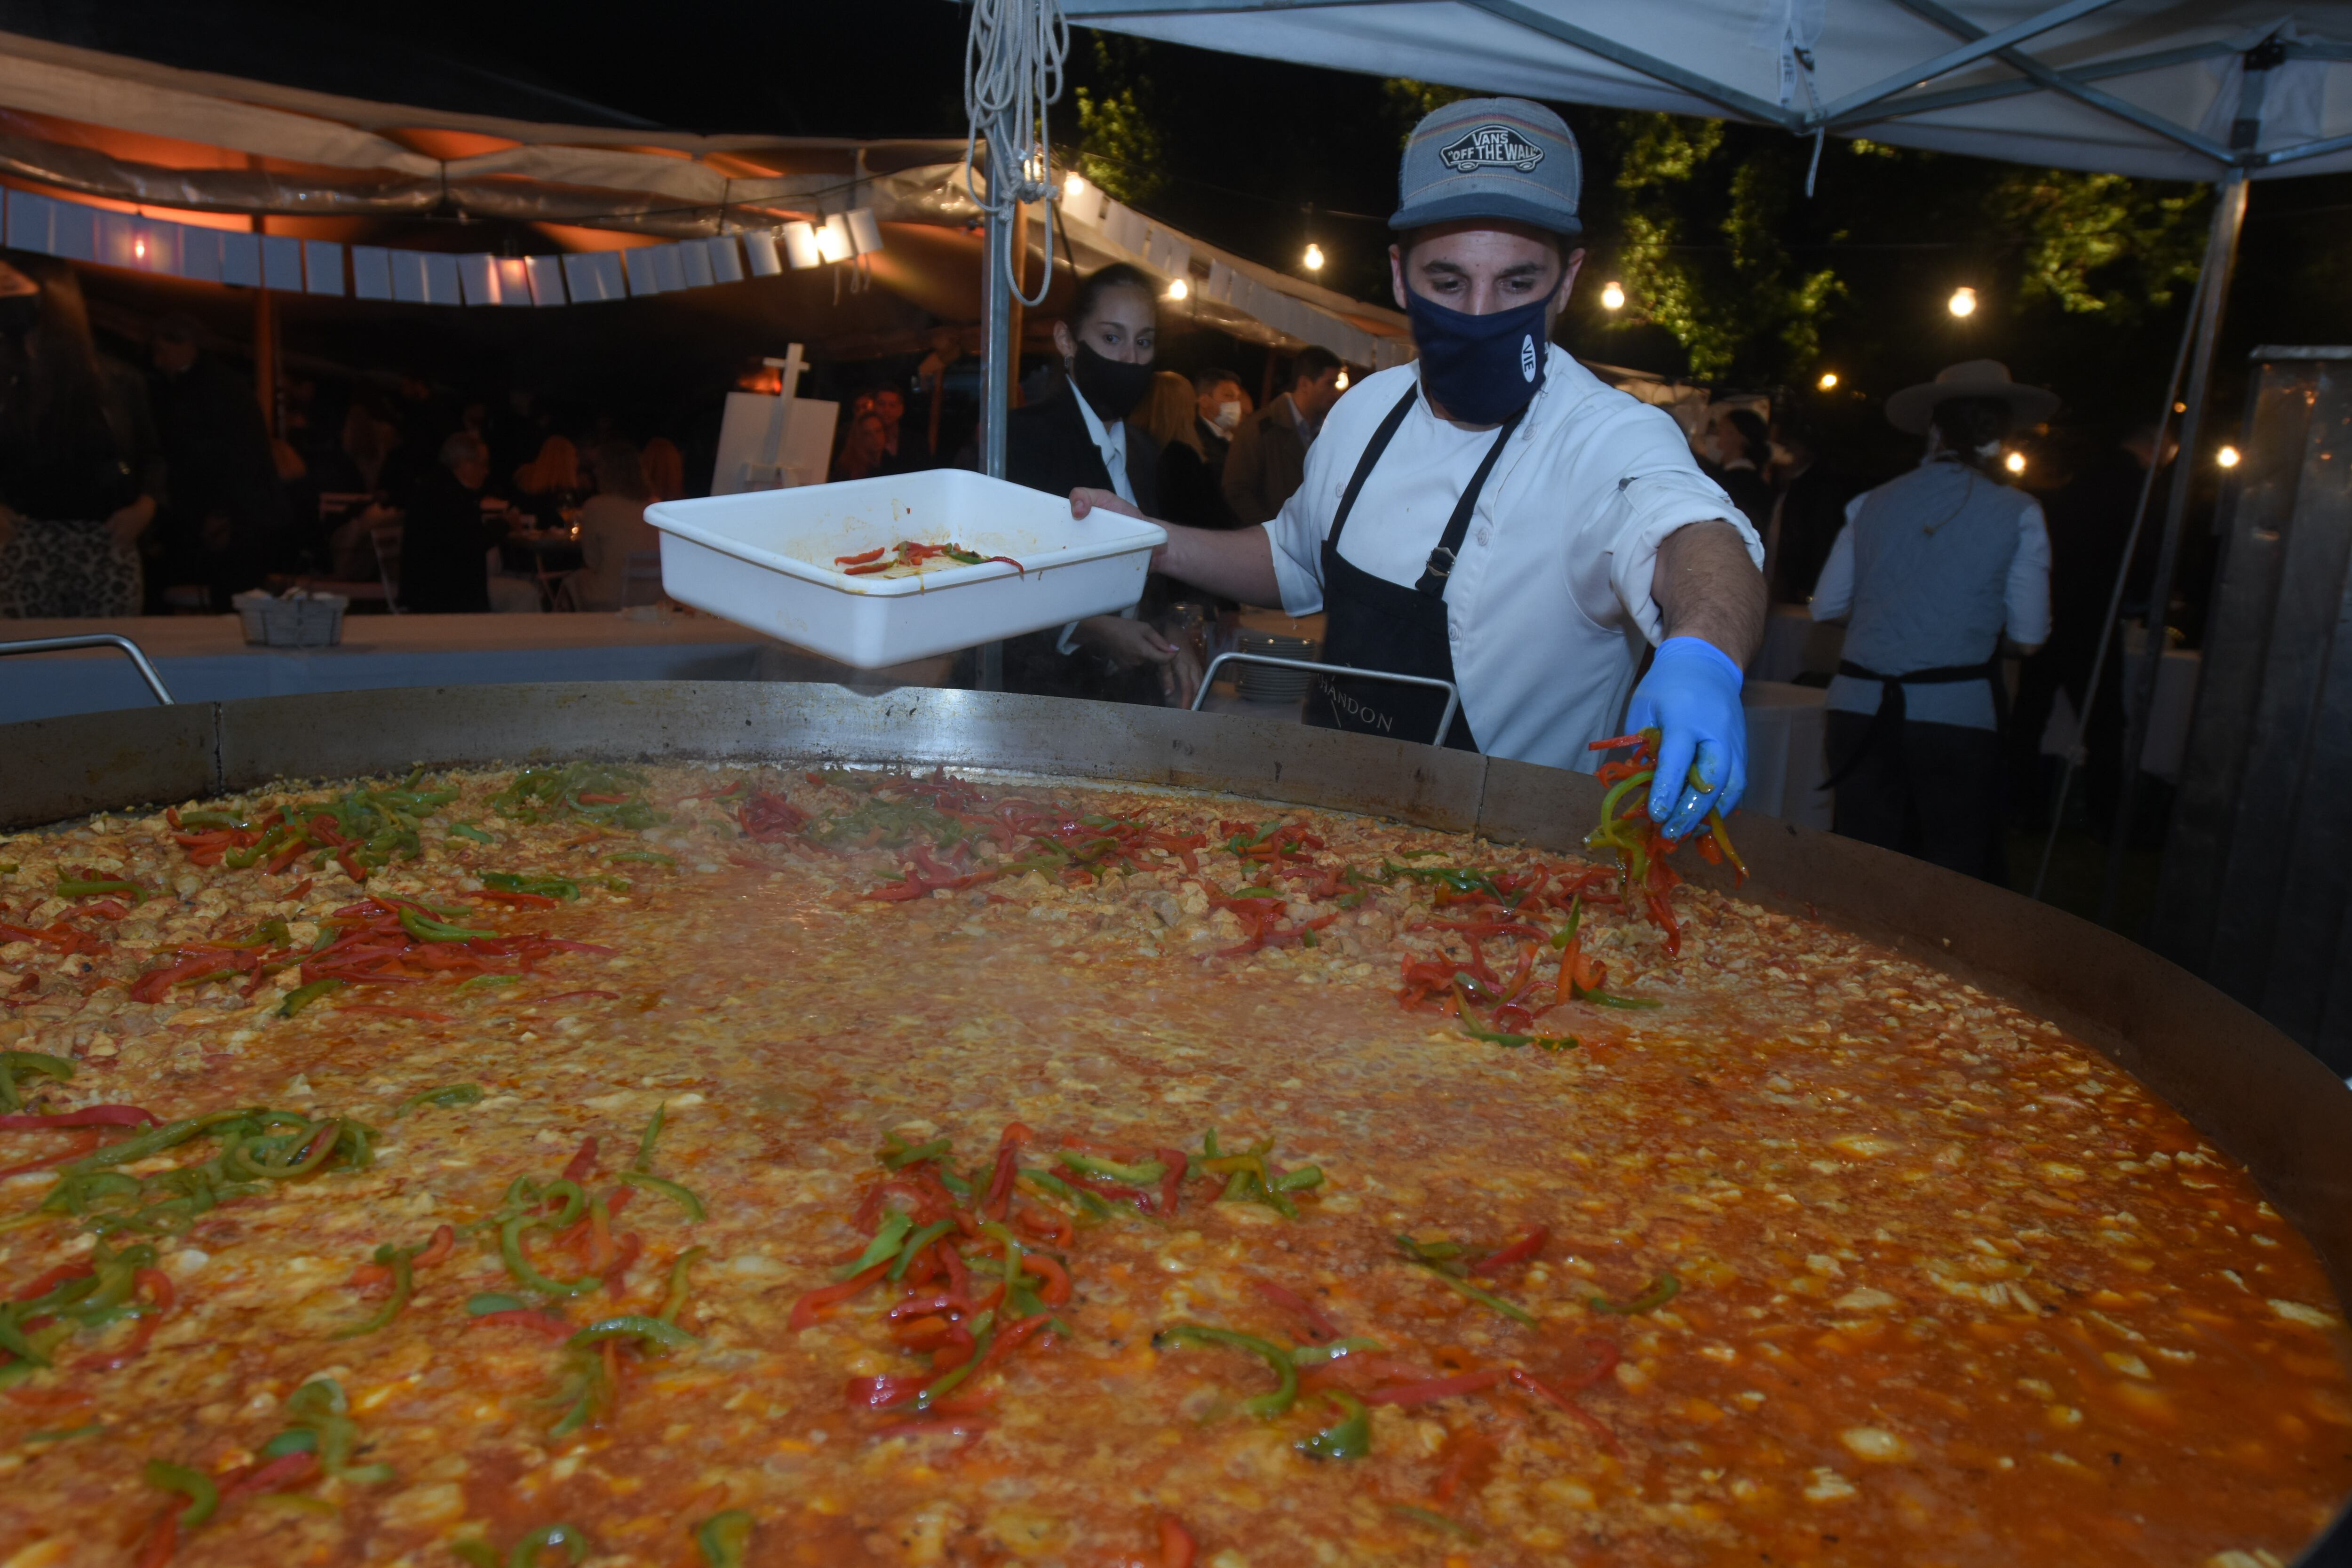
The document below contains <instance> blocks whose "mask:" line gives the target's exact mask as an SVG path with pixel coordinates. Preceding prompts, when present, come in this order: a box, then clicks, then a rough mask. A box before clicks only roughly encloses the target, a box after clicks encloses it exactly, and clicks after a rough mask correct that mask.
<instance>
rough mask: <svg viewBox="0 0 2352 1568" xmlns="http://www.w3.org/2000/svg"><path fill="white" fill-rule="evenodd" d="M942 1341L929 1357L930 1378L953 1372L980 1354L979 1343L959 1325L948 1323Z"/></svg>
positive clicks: (967, 1330)
mask: <svg viewBox="0 0 2352 1568" xmlns="http://www.w3.org/2000/svg"><path fill="white" fill-rule="evenodd" d="M942 1339H943V1340H944V1342H943V1343H942V1344H941V1345H940V1347H939V1349H938V1350H937V1351H935V1352H932V1355H931V1376H932V1377H934V1378H936V1377H938V1376H940V1374H941V1373H950V1372H953V1371H954V1370H955V1369H956V1368H958V1367H960V1366H961V1365H962V1364H963V1363H966V1362H968V1361H970V1360H971V1358H972V1357H973V1356H975V1355H978V1354H979V1353H980V1342H979V1341H978V1340H976V1339H973V1338H972V1337H971V1330H970V1329H967V1328H965V1327H964V1326H963V1325H962V1324H961V1323H950V1324H949V1325H948V1329H947V1332H946V1334H944V1335H943V1336H942ZM974 1370H975V1371H977V1370H978V1369H977V1368H975V1369H974Z"/></svg>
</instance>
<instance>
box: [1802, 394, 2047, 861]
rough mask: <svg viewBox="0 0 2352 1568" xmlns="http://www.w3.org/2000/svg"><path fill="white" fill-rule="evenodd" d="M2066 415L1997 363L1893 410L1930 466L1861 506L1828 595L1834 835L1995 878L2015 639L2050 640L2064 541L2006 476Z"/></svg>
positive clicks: (1821, 594)
mask: <svg viewBox="0 0 2352 1568" xmlns="http://www.w3.org/2000/svg"><path fill="white" fill-rule="evenodd" d="M2057 406H2058V399H2057V397H2056V395H2054V394H2052V393H2049V392H2045V391H2043V390H2042V388H2041V387H2038V386H2021V385H2019V384H2017V383H2016V382H2014V381H2011V379H2010V375H2009V367H2008V366H2007V365H2004V364H2001V363H1998V362H1996V361H1993V360H1989V359H1980V360H1970V361H1969V362H1967V363H1964V364H1955V365H1947V366H1945V367H1944V369H1943V370H1941V371H1939V372H1937V375H1936V379H1935V380H1933V381H1931V382H1927V383H1925V384H1921V385H1918V386H1906V387H1905V388H1904V389H1903V390H1902V391H1900V392H1898V393H1896V394H1895V395H1894V396H1892V397H1890V398H1888V399H1887V400H1886V418H1887V421H1888V423H1890V424H1892V425H1893V426H1895V428H1896V429H1897V430H1907V431H1910V432H1912V433H1914V434H1926V435H1927V456H1926V458H1923V459H1922V460H1921V462H1920V464H1919V466H1918V467H1917V468H1914V469H1912V470H1911V471H1910V472H1909V473H1907V474H1905V475H1903V476H1902V477H1901V478H1899V479H1892V480H1889V481H1888V482H1887V483H1885V484H1883V485H1881V486H1879V487H1878V488H1877V489H1874V490H1870V491H1867V492H1865V493H1864V494H1863V495H1860V496H1856V497H1855V498H1854V499H1853V501H1852V502H1851V503H1850V504H1849V505H1848V506H1847V508H1846V514H1845V515H1846V522H1845V527H1844V529H1843V531H1841V532H1840V533H1839V534H1838V536H1837V541H1836V542H1835V543H1833V544H1832V545H1831V546H1830V553H1829V559H1828V560H1827V561H1825V562H1824V563H1822V574H1821V578H1820V581H1819V582H1818V583H1816V584H1814V587H1813V602H1812V616H1813V619H1815V620H1817V621H1828V620H1844V621H1845V622H1846V623H1847V625H1846V636H1845V647H1844V649H1843V653H1842V654H1841V656H1840V658H1839V660H1838V672H1837V677H1836V679H1833V680H1832V681H1831V682H1830V689H1829V696H1828V698H1827V705H1828V708H1829V754H1830V758H1831V763H1832V768H1833V770H1834V771H1833V773H1832V775H1831V779H1830V785H1829V786H1828V787H1833V788H1834V789H1835V790H1836V792H1837V795H1836V800H1835V802H1834V804H1833V805H1832V808H1831V810H1832V826H1834V828H1835V829H1836V831H1837V832H1839V833H1841V834H1843V835H1844V836H1846V837H1849V838H1859V839H1861V840H1862V841H1863V842H1864V843H1865V844H1875V845H1878V846H1880V847H1882V848H1887V849H1898V850H1901V851H1902V852H1904V853H1905V854H1907V855H1916V856H1918V857H1919V858H1921V859H1923V860H1929V861H1933V862H1934V863H1935V864H1937V865H1939V866H1944V867H1948V868H1951V869H1952V870H1955V871H1959V872H1963V873H1966V874H1967V875H1969V876H1974V877H1982V878H1984V879H1987V880H1989V881H1994V882H2005V881H2006V880H2007V877H2006V875H2005V871H2006V868H2005V866H2004V864H2003V859H2002V855H2001V844H2000V770H2001V755H2002V753H2001V731H2002V730H2003V729H2004V728H2005V727H2006V723H2007V715H2006V709H2007V702H2008V689H2007V687H2006V686H2005V684H2004V683H2003V672H2002V669H2001V664H2000V650H2001V642H2002V639H2003V637H2007V638H2008V640H2009V641H2011V643H2013V644H2015V645H2017V646H2018V647H2021V648H2022V649H2024V650H2026V651H2028V652H2030V651H2032V649H2033V648H2034V647H2038V646H2039V645H2040V644H2041V643H2042V641H2043V640H2044V639H2045V638H2047V637H2049V635H2050V536H2049V532H2048V531H2047V530H2046V529H2045V528H2044V526H2043V524H2042V508H2041V507H2040V506H2039V505H2037V504H2036V503H2035V502H2034V500H2033V499H2032V497H2031V496H2028V495H2026V494H2024V493H2023V492H2021V491H2020V490H2018V489H2013V488H2012V487H2011V486H2010V485H2009V484H2008V483H2006V482H2005V481H2004V479H2003V478H2002V475H2001V472H2000V457H2001V447H2002V444H2003V442H2004V440H2005V439H2006V437H2008V435H2009V433H2010V432H2011V430H2014V429H2016V428H2017V427H2019V426H2032V425H2038V424H2040V423H2041V422H2042V421H2043V420H2044V419H2047V418H2049V417H2050V416H2051V415H2052V414H2053V412H2055V411H2056V409H2057Z"/></svg>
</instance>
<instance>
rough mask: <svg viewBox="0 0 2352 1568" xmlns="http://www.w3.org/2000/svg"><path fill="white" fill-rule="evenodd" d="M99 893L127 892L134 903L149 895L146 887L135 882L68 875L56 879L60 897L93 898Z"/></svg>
mask: <svg viewBox="0 0 2352 1568" xmlns="http://www.w3.org/2000/svg"><path fill="white" fill-rule="evenodd" d="M100 893H128V894H130V895H131V902H132V903H134V904H143V903H145V902H146V901H147V900H148V897H149V895H148V892H147V889H144V888H142V887H141V886H140V885H139V884H138V883H136V882H121V881H106V882H85V881H79V880H77V879H73V878H68V877H60V878H58V897H59V898H61V899H93V898H96V897H97V896H98V895H100Z"/></svg>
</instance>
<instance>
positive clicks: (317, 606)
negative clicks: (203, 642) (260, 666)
mask: <svg viewBox="0 0 2352 1568" xmlns="http://www.w3.org/2000/svg"><path fill="white" fill-rule="evenodd" d="M229 603H230V605H233V606H235V607H236V614H237V619H239V620H240V621H242V622H244V623H245V640H246V641H247V643H252V644H257V645H260V646H263V647H334V646H335V645H336V644H337V643H339V642H341V641H342V640H343V611H344V610H346V609H348V608H349V607H350V605H351V601H350V600H349V599H346V598H344V597H343V596H342V595H341V594H311V593H308V592H305V591H304V590H302V589H300V588H296V589H294V590H292V591H291V592H289V594H288V595H286V596H285V597H284V598H282V599H281V598H278V597H276V596H275V595H269V594H265V593H262V592H261V591H260V590H259V589H252V590H249V591H248V592H246V593H243V594H239V595H236V597H235V598H233V599H231V600H230V601H229Z"/></svg>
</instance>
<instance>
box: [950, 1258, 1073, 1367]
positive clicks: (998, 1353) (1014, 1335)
mask: <svg viewBox="0 0 2352 1568" xmlns="http://www.w3.org/2000/svg"><path fill="white" fill-rule="evenodd" d="M1035 1261H1037V1259H1036V1258H1034V1256H1032V1257H1029V1258H1023V1259H1022V1262H1023V1263H1024V1264H1027V1263H1034V1262H1035ZM1062 1278H1063V1279H1064V1280H1065V1281H1066V1280H1067V1279H1069V1276H1068V1275H1064V1276H1063V1277H1062ZM1038 1299H1039V1300H1045V1297H1044V1296H1043V1295H1041V1296H1040V1297H1039V1298H1038ZM1052 1321H1054V1315H1053V1314H1052V1313H1051V1312H1040V1313H1038V1314H1037V1315H1036V1316H1035V1317H1034V1318H1022V1319H1020V1320H1018V1321H1014V1322H1013V1323H1010V1324H1007V1325H1006V1326H1005V1327H1004V1328H1003V1329H1000V1330H999V1331H997V1335H996V1337H995V1338H994V1339H992V1340H991V1341H990V1342H988V1349H986V1350H985V1351H982V1352H981V1356H980V1364H979V1365H978V1366H975V1367H973V1368H972V1371H973V1373H981V1372H982V1371H985V1370H986V1369H987V1367H988V1364H989V1363H991V1362H995V1361H1003V1359H1004V1358H1005V1357H1006V1356H1008V1355H1010V1354H1012V1353H1013V1352H1014V1351H1016V1350H1018V1349H1020V1348H1021V1344H1022V1342H1024V1340H1026V1339H1028V1338H1029V1336H1030V1335H1032V1334H1034V1333H1035V1332H1036V1331H1038V1330H1039V1329H1042V1328H1044V1327H1045V1325H1046V1324H1047V1323H1050V1322H1052Z"/></svg>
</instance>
